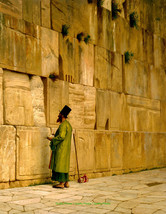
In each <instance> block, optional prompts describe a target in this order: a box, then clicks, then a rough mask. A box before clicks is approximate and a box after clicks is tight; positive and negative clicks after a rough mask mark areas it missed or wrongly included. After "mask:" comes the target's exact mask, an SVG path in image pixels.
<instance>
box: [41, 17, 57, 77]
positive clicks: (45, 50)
mask: <svg viewBox="0 0 166 214" xmlns="http://www.w3.org/2000/svg"><path fill="white" fill-rule="evenodd" d="M47 18H48V17H47ZM41 55H42V75H43V76H47V77H48V76H49V75H50V74H52V73H54V74H56V75H59V35H58V33H57V32H55V31H52V30H50V29H47V28H43V27H42V28H41Z"/></svg>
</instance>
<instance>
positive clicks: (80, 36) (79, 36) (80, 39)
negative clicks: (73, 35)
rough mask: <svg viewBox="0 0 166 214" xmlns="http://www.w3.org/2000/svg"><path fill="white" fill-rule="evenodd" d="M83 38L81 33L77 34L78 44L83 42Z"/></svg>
mask: <svg viewBox="0 0 166 214" xmlns="http://www.w3.org/2000/svg"><path fill="white" fill-rule="evenodd" d="M83 37H84V33H83V32H81V33H79V34H77V39H78V41H79V42H81V41H82V40H83Z"/></svg>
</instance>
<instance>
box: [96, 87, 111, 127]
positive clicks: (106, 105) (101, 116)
mask: <svg viewBox="0 0 166 214" xmlns="http://www.w3.org/2000/svg"><path fill="white" fill-rule="evenodd" d="M110 105H111V102H110V93H109V92H108V91H104V90H99V89H98V90H97V91H96V129H101V130H109V128H110V127H109V125H110V121H109V120H110Z"/></svg>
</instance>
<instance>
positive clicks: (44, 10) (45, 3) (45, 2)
mask: <svg viewBox="0 0 166 214" xmlns="http://www.w3.org/2000/svg"><path fill="white" fill-rule="evenodd" d="M50 14H51V10H50V0H41V25H42V26H43V27H47V28H50V27H51V22H50V20H51V18H50Z"/></svg>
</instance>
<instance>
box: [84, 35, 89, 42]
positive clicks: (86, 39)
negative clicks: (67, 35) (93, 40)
mask: <svg viewBox="0 0 166 214" xmlns="http://www.w3.org/2000/svg"><path fill="white" fill-rule="evenodd" d="M89 41H90V35H87V36H86V37H85V38H84V42H85V43H86V44H88V43H89Z"/></svg>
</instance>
